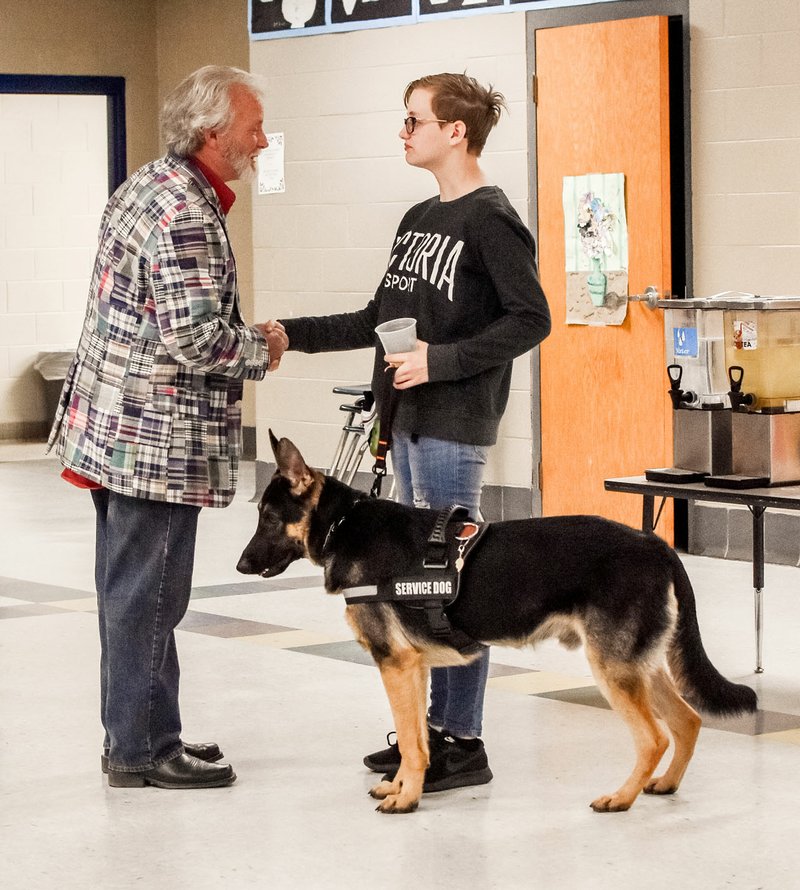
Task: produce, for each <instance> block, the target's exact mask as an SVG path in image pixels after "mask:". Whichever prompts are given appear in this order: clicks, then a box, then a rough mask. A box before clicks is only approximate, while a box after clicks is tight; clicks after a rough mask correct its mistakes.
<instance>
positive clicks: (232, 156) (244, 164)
mask: <svg viewBox="0 0 800 890" xmlns="http://www.w3.org/2000/svg"><path fill="white" fill-rule="evenodd" d="M222 156H223V157H224V158H225V160H226V161H227V162H228V163H229V164H230V165H231V167H233V169H234V170H235V172H236V178H237V179H238V180H239V182H252V181H253V180H254V179H255V178H256V166H255V160H254V159H252V158H251V157H250V154H249V153H248V152H243V151H241V150H240V149H239V148H238V147H237V146H235V145H228V146H227V147H226V148H225V150H224V151H223V153H222Z"/></svg>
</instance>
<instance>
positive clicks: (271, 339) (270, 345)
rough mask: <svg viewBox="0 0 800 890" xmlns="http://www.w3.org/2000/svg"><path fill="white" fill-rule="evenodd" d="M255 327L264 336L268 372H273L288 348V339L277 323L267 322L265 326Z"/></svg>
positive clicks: (281, 326) (282, 328)
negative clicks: (267, 357)
mask: <svg viewBox="0 0 800 890" xmlns="http://www.w3.org/2000/svg"><path fill="white" fill-rule="evenodd" d="M256 327H257V328H258V329H259V330H260V331H261V333H262V334H263V335H264V339H265V340H266V341H267V349H269V368H268V369H267V370H269V371H275V370H276V369H277V368H278V365H280V363H281V357H282V356H283V353H284V352H286V350H287V349H288V348H289V338H288V337H287V336H286V331H285V330H284V327H283V325H282V324H281V323H280V322H279V321H268V322H266V324H257V325H256Z"/></svg>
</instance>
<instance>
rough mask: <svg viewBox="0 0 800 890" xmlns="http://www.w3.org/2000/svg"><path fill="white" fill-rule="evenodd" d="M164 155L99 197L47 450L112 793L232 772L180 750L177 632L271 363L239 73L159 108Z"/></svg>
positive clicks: (217, 73)
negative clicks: (257, 307) (94, 612)
mask: <svg viewBox="0 0 800 890" xmlns="http://www.w3.org/2000/svg"><path fill="white" fill-rule="evenodd" d="M161 122H162V130H163V135H164V139H165V141H166V145H167V148H168V154H167V155H166V156H165V157H163V158H160V159H158V160H156V161H153V162H152V163H150V164H147V165H146V166H144V167H142V168H141V169H140V170H138V171H137V172H136V173H134V174H133V175H132V176H131V177H130V178H129V179H128V180H127V181H126V182H125V183H123V185H121V186H120V187H119V189H117V191H116V192H115V193H114V195H112V197H111V199H110V200H109V202H108V205H107V207H106V210H105V213H104V214H103V218H102V222H101V225H100V232H99V247H98V251H97V258H96V260H95V265H94V272H93V276H92V283H91V287H90V290H89V301H88V306H87V310H86V318H85V320H84V325H83V331H82V334H81V338H80V343H79V345H78V349H77V353H76V355H75V358H74V360H73V362H72V365H71V367H70V370H69V372H68V374H67V379H66V382H65V384H64V390H63V392H62V395H61V401H60V405H59V410H58V412H57V415H56V420H55V424H54V426H53V430H52V432H51V434H50V445H51V446H52V445H55V447H56V452H57V454H58V456H59V457H60V459H61V462H62V464H63V465H64V467H65V469H64V472H63V475H64V477H65V478H66V479H67V481H69V482H72V483H73V484H76V485H78V486H79V487H82V488H88V489H90V490H91V495H92V498H93V500H94V506H95V510H96V514H97V543H96V565H95V581H96V586H97V603H98V617H99V623H100V643H101V663H100V689H101V718H102V722H103V726H104V728H105V732H106V735H105V745H104V752H103V756H102V766H103V770H104V772H107V773H108V784H109V785H111V786H115V787H129V788H131V787H143V786H145V785H155V786H158V787H160V788H212V787H220V786H225V785H230V784H231V783H232V782H233V781H234V780H235V779H236V775H235V773H234V771H233V769H232V768H231V766H230V764H228V763H225V762H218V761H220V759H221V757H222V753H221V752H220V750H219V746H218V745H216V744H215V743H200V744H194V745H190V744H188V743H184V742H182V740H181V719H180V710H179V706H178V679H179V673H180V671H179V667H178V657H177V651H176V647H175V636H174V629H175V627H176V625H177V624H178V622H179V621H180V620H181V618H182V617H183V615H184V614H185V612H186V609H187V607H188V604H189V595H190V591H191V584H192V568H193V563H194V548H195V538H196V531H197V520H198V516H199V513H200V508H201V507H224V506H227V505H228V504H229V503H230V501H231V500H232V498H233V495H234V491H235V489H236V479H237V471H238V460H239V455H240V452H241V408H240V405H241V402H240V400H241V397H242V385H243V384H242V381H243V380H248V379H249V380H260V379H262V378H263V377H264V375H265V373H266V372H267V370H272V369H274V368H276V367H277V366H278V364H279V362H280V358H281V355H282V353H283V351H284V349H285V348H286V345H287V339H286V335H285V333H284V331H283V329H282V326H281V325H280V324H278V323H274V322H273V323H269V324H263V325H254V326H252V327H249V326H247V325H246V324H245V323H244V321H243V319H242V315H241V310H240V307H239V296H238V288H237V279H236V264H235V262H234V258H233V254H232V252H231V248H230V245H229V242H228V233H227V227H226V221H225V217H226V214H227V212H228V210H229V209H230V207H231V204H232V203H233V200H234V198H235V195H234V193H233V192H232V191H231V189H230V188H229V187H228V186H227V185H226V183H227V182H229V181H231V180H234V179H245V180H246V179H249V178H252V176H253V174H254V171H255V161H256V158H257V156H258V153H259V152H260V151H261V150H262V149H263V148H265V147H266V146H267V139H266V137H265V135H264V131H263V127H262V122H263V112H262V105H261V94H260V90H259V85H258V83H257V81H256V80H255V79H254V78H253V77H252V76H251V75H250V74H248V73H247V72H245V71H240V70H238V69H235V68H227V67H222V66H207V67H205V68H201V69H200V70H199V71H196V72H195V73H193V74H191V75H190V76H189V77H188V78H186V80H184V81H183V82H182V83H181V84H180V85H179V86H178V87H177V88H176V89H175V90H174V91H173V92H172V93H171V94H170V95H169V96H168V97H167V100H166V102H165V105H164V108H163V111H162V121H161Z"/></svg>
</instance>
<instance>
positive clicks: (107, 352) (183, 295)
mask: <svg viewBox="0 0 800 890" xmlns="http://www.w3.org/2000/svg"><path fill="white" fill-rule="evenodd" d="M238 299H239V298H238V290H237V284H236V264H235V262H234V258H233V254H232V252H231V248H230V244H229V242H228V235H227V231H226V228H225V217H224V214H223V212H222V209H221V207H220V205H219V201H218V199H217V195H216V193H215V191H214V190H213V188H212V187H211V186H210V185H209V183H208V182H207V181H206V179H205V177H204V176H203V175H202V173H201V172H200V171H199V170H198V169H197V168H196V167H194V166H193V165H192V163H191V162H190V161H187V160H184V159H179V158H176V157H172V156H167V157H165V158H161V159H159V160H156V161H153V162H152V163H150V164H147V165H146V166H145V167H142V168H141V169H140V170H138V171H137V172H136V173H134V174H133V175H132V176H131V177H130V178H129V179H128V180H127V181H126V182H125V183H123V184H122V185H121V186H120V187H119V189H117V191H116V192H115V193H114V195H112V197H111V199H110V200H109V202H108V205H107V206H106V209H105V212H104V214H103V218H102V222H101V224H100V232H99V248H98V251H97V258H96V260H95V265H94V270H93V274H92V282H91V286H90V290H89V300H88V305H87V310H86V317H85V319H84V324H83V330H82V333H81V337H80V342H79V344H78V349H77V352H76V354H75V357H74V359H73V361H72V364H71V366H70V369H69V371H68V373H67V377H66V380H65V382H64V388H63V390H62V393H61V398H60V402H59V407H58V410H57V412H56V418H55V422H54V424H53V428H52V431H51V433H50V439H49V442H48V447H52V446H54V445H55V448H56V454H57V455H58V456H59V458H60V459H61V463H62V464H63V465H64V466H65V467H67V468H69V469H71V470H74V471H75V472H76V473H78V474H80V475H81V476H85V477H87V478H88V479H91V480H93V481H95V482H98V483H100V484H101V485H103V486H105V487H106V488H109V489H110V490H112V491H115V492H119V493H120V494H124V495H129V496H132V497H141V498H149V499H151V500H158V501H170V502H175V503H183V504H193V505H196V506H201V507H204V506H208V507H224V506H227V504H229V503H230V501H231V500H232V498H233V495H234V492H235V489H236V479H237V472H238V462H239V456H240V454H241V397H242V387H243V383H242V381H243V380H246V379H249V380H260V379H262V378H263V377H264V375H265V373H266V371H267V367H268V365H269V353H268V349H267V344H266V340H265V339H264V337H263V336H262V335H261V333H260V331H258V330H257V329H255V328H249V327H247V326H246V325H245V324H244V322H243V320H242V316H241V312H240V309H239V302H238Z"/></svg>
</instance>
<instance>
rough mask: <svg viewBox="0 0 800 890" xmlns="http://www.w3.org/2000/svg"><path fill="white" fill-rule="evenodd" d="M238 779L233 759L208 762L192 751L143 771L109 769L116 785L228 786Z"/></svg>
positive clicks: (164, 786)
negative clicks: (224, 761) (226, 761)
mask: <svg viewBox="0 0 800 890" xmlns="http://www.w3.org/2000/svg"><path fill="white" fill-rule="evenodd" d="M235 781H236V773H235V772H234V771H233V767H232V766H231V765H230V764H229V763H206V761H205V760H199V759H198V758H197V757H192V756H191V754H179V755H178V756H177V757H174V758H173V759H172V760H168V761H167V762H166V763H162V764H161V766H156V767H154V768H153V769H148V770H145V771H144V772H139V773H126V772H121V771H120V770H115V769H110V770H109V771H108V784H109V785H110V786H111V787H112V788H144V786H145V785H154V786H155V787H156V788H175V789H182V788H224V787H225V786H226V785H232V784H233V783H234V782H235Z"/></svg>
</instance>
